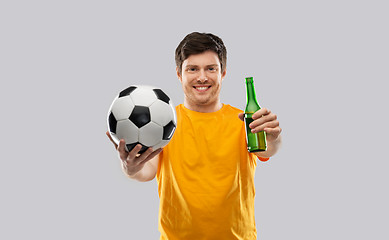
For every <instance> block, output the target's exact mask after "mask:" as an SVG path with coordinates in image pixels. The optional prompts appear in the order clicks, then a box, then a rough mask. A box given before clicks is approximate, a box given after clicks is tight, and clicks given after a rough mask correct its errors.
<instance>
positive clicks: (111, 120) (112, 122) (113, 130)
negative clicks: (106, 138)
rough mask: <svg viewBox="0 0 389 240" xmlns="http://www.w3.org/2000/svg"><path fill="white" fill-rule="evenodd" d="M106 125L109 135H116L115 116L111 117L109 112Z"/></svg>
mask: <svg viewBox="0 0 389 240" xmlns="http://www.w3.org/2000/svg"><path fill="white" fill-rule="evenodd" d="M108 124H109V131H110V132H111V133H115V134H116V124H117V120H116V118H115V116H114V115H113V113H112V112H111V114H109V117H108Z"/></svg>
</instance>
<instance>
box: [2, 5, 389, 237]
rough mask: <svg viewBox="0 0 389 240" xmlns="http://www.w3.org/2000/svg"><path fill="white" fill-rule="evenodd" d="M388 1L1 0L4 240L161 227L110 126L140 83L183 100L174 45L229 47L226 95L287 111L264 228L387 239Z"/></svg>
mask: <svg viewBox="0 0 389 240" xmlns="http://www.w3.org/2000/svg"><path fill="white" fill-rule="evenodd" d="M388 7H389V5H388V3H387V2H386V1H376V0H373V1H346V0H337V1H285V0H281V1H239V3H228V2H226V1H191V2H187V1H174V2H172V1H143V2H136V3H131V2H130V1H83V0H82V1H2V2H1V3H0V26H1V38H0V41H1V44H0V61H1V62H0V77H1V95H0V97H1V102H0V104H1V110H2V114H1V116H2V117H1V126H2V131H1V149H2V150H1V151H0V154H1V155H0V157H1V166H0V178H1V179H0V180H1V181H0V184H1V198H0V201H1V204H0V226H1V230H0V239H7V240H8V239H158V237H159V232H158V222H157V218H158V204H159V198H158V190H157V183H156V181H155V180H153V181H151V182H147V183H139V182H135V181H133V180H130V179H128V178H127V177H126V176H125V175H124V174H123V173H122V171H121V169H120V164H119V160H118V158H117V155H116V152H115V150H114V148H113V145H112V144H111V143H110V142H109V141H108V139H107V138H106V136H105V131H106V130H107V126H106V115H107V111H108V108H109V106H110V104H111V102H112V100H113V99H114V97H115V95H116V94H117V93H118V91H120V90H122V89H123V88H126V87H127V86H129V85H130V84H149V85H155V86H158V87H161V88H162V89H163V90H164V91H165V92H166V93H167V94H168V95H169V96H170V97H171V98H172V100H173V102H174V103H175V104H176V105H177V104H179V103H182V102H183V93H182V90H181V85H180V84H179V81H178V80H177V77H176V75H175V63H174V50H175V48H176V46H177V45H178V43H179V41H180V40H181V39H182V38H183V37H184V36H185V35H186V34H187V33H190V32H192V31H200V32H212V33H215V34H216V35H219V36H220V37H221V38H222V39H223V40H224V42H225V45H226V46H227V49H228V64H227V76H226V78H225V80H224V82H223V88H222V95H221V96H222V101H223V102H224V103H227V104H231V105H233V106H235V107H238V108H244V105H245V86H244V78H245V77H247V76H253V77H254V81H255V86H256V91H257V96H258V99H259V102H260V104H261V105H262V106H265V107H268V108H269V109H271V110H272V111H273V112H274V113H276V114H277V115H278V118H279V121H280V124H281V127H282V128H283V132H282V135H283V142H284V143H283V146H282V149H281V150H280V152H279V153H278V154H277V155H276V156H274V157H273V158H272V159H271V160H270V161H269V162H267V163H262V162H258V167H257V170H256V177H255V184H256V201H255V204H256V205H255V207H256V210H255V216H256V224H257V228H258V236H259V237H258V238H259V239H265V240H280V239H299V240H302V239H304V240H312V239H315V240H320V239H323V240H324V239H325V240H328V239H389V233H388V231H387V229H386V228H385V227H387V224H388V220H389V219H388V216H389V212H388V206H387V203H388V202H389V199H388V180H389V178H388V175H387V171H388V167H389V164H388V156H387V154H386V150H387V148H386V147H387V146H386V145H387V142H388V141H387V136H388V121H389V119H388V111H387V108H386V106H387V103H388V96H387V89H388V85H387V82H388V80H389V78H388V75H389V74H388V63H389V60H388V55H389V48H388V44H387V43H388V42H389V37H388V31H387V29H388V21H389V18H388V15H387V9H388Z"/></svg>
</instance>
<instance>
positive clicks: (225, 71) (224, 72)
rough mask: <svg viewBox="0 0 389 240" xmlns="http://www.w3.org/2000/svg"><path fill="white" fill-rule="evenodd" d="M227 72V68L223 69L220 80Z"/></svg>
mask: <svg viewBox="0 0 389 240" xmlns="http://www.w3.org/2000/svg"><path fill="white" fill-rule="evenodd" d="M226 74H227V69H224V71H223V73H222V80H223V79H224V77H225V76H226Z"/></svg>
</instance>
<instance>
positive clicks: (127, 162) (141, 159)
mask: <svg viewBox="0 0 389 240" xmlns="http://www.w3.org/2000/svg"><path fill="white" fill-rule="evenodd" d="M106 135H107V136H108V138H109V139H110V140H111V142H112V143H113V144H114V146H115V148H116V150H117V151H118V155H119V158H120V160H121V163H122V167H123V170H124V171H125V172H126V173H127V175H128V176H129V177H131V178H133V177H135V175H136V174H137V173H138V172H139V171H140V170H141V169H142V168H143V167H144V165H145V163H147V162H148V161H149V160H151V159H153V158H154V157H156V156H157V155H158V154H159V153H160V152H161V151H162V148H159V149H157V150H155V151H154V150H153V149H152V148H151V147H150V148H148V149H147V150H146V151H145V152H144V153H142V154H139V151H140V150H141V149H142V145H140V144H137V145H136V146H135V147H134V148H133V149H132V150H131V151H130V152H127V151H126V150H125V144H126V143H125V141H124V139H121V140H120V141H119V145H117V144H116V143H115V141H114V140H113V139H112V137H111V135H110V134H109V132H108V131H107V132H106Z"/></svg>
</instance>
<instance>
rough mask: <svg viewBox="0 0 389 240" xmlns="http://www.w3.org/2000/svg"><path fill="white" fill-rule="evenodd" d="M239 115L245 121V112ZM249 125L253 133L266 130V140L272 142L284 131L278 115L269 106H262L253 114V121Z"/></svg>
mask: <svg viewBox="0 0 389 240" xmlns="http://www.w3.org/2000/svg"><path fill="white" fill-rule="evenodd" d="M238 117H239V118H240V120H242V121H244V113H239V115H238ZM249 127H250V128H251V132H253V133H257V132H260V131H265V132H266V141H270V142H271V141H275V140H276V139H277V138H278V136H279V135H280V133H281V131H282V129H281V128H280V123H279V122H278V120H277V115H276V114H274V113H272V112H271V111H270V110H269V109H267V108H261V109H259V110H258V111H256V112H255V113H254V114H253V121H252V122H251V123H250V125H249Z"/></svg>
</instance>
